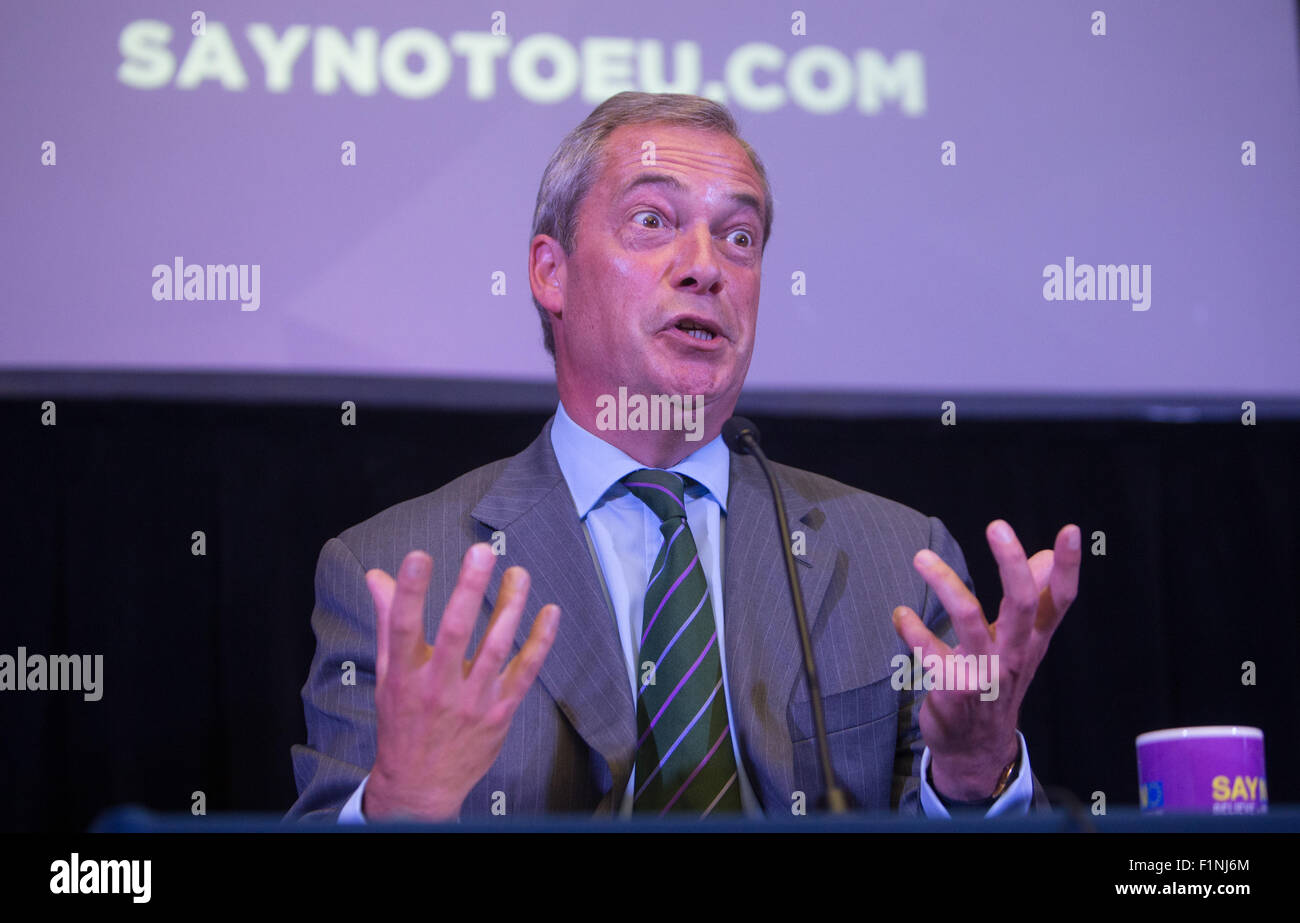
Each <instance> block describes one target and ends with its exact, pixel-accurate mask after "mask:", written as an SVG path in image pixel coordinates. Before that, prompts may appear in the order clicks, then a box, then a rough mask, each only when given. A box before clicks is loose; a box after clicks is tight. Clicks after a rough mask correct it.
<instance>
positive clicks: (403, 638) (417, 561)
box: [367, 551, 433, 672]
mask: <svg viewBox="0 0 1300 923" xmlns="http://www.w3.org/2000/svg"><path fill="white" fill-rule="evenodd" d="M381 573H382V572H381ZM432 573H433V559H432V558H430V557H429V556H428V555H427V554H425V553H424V552H423V551H412V552H410V553H409V554H407V556H406V557H405V558H404V559H403V560H402V566H401V568H400V569H399V570H398V572H397V583H396V586H395V587H394V588H393V592H392V598H391V600H390V602H389V606H388V618H387V620H386V621H387V626H384V625H383V624H382V623H383V621H384V619H383V617H382V615H380V620H381V624H380V630H381V631H385V627H386V632H385V634H386V635H387V641H388V643H387V645H386V650H387V651H388V662H387V664H386V669H391V670H399V671H403V672H409V671H411V670H414V669H416V668H418V667H419V666H420V664H422V663H424V661H425V660H426V659H427V658H428V647H429V645H428V644H427V642H426V641H425V640H424V597H425V594H427V593H428V591H429V576H430V575H431V574H432ZM384 576H385V577H387V575H386V574H385V575H384ZM367 583H369V580H367ZM381 589H382V590H385V592H386V587H384V586H382V585H381ZM371 594H372V595H374V590H372V591H371ZM376 605H378V602H377V603H376ZM376 614H377V615H378V614H379V611H378V610H376Z"/></svg>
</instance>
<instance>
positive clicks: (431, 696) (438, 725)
mask: <svg viewBox="0 0 1300 923" xmlns="http://www.w3.org/2000/svg"><path fill="white" fill-rule="evenodd" d="M495 561H496V556H495V555H493V554H492V549H491V547H490V546H489V545H487V544H485V543H481V542H480V543H479V544H477V545H473V546H471V547H470V549H469V551H468V552H466V553H465V559H464V561H462V562H461V568H460V576H459V577H457V579H456V588H455V589H454V590H452V593H451V599H449V600H448V601H447V607H446V608H445V609H444V610H443V612H442V620H441V622H440V623H439V625H438V634H437V636H436V637H435V638H434V643H433V646H432V647H430V646H429V644H427V643H426V642H425V634H424V599H425V595H426V594H427V592H428V589H429V577H430V575H431V574H432V572H433V559H432V558H430V557H429V555H427V554H425V553H424V552H422V551H412V552H410V553H409V554H407V556H406V558H405V560H403V561H402V566H401V570H400V571H399V572H398V577H397V580H396V581H394V580H393V578H392V577H390V576H389V575H388V574H387V573H385V572H384V571H382V570H379V569H378V568H376V569H374V570H370V571H367V572H366V585H367V586H368V587H369V588H370V595H371V597H373V599H374V602H375V617H376V619H377V621H378V627H379V630H378V645H377V650H376V652H375V679H376V683H375V711H376V715H377V735H378V739H377V743H376V751H375V765H374V767H373V768H372V769H371V772H370V780H369V781H368V782H367V783H366V792H365V797H364V803H363V805H362V813H363V814H364V815H365V816H366V818H367V819H370V820H379V819H398V818H411V819H418V820H424V821H446V820H453V819H455V818H456V817H457V816H458V815H459V813H460V806H461V804H462V803H463V802H464V801H465V797H466V796H467V795H468V794H469V792H470V789H472V788H473V787H474V785H475V784H476V783H477V782H478V781H479V780H480V779H481V778H483V776H484V775H486V774H487V771H488V769H489V768H490V767H491V766H492V763H493V761H494V760H495V759H496V758H497V754H498V753H500V752H501V746H502V744H503V743H504V742H505V738H506V732H507V731H508V730H509V728H510V721H511V719H512V718H513V717H514V714H515V710H516V709H517V708H518V707H519V703H520V702H522V701H523V698H524V695H525V694H526V693H527V692H528V689H529V688H530V687H531V686H532V684H533V681H534V680H535V679H536V678H537V672H538V670H540V669H541V667H542V662H543V661H544V660H545V659H546V655H547V654H548V653H549V652H550V650H551V644H552V643H553V642H554V641H555V632H556V628H557V627H558V625H559V623H560V607H559V606H556V605H553V604H552V605H548V606H544V607H543V608H542V610H541V611H540V612H538V613H537V618H536V619H534V621H533V627H532V630H531V631H530V632H529V634H528V641H527V642H526V643H525V644H524V646H523V647H522V648H520V650H519V653H518V654H516V655H515V657H514V659H512V660H511V661H510V662H509V663H508V664H506V657H507V656H509V654H510V650H511V648H512V647H513V646H514V637H515V632H516V630H517V629H518V627H519V619H520V617H521V616H522V615H523V611H524V601H525V600H526V599H527V598H528V587H529V583H530V580H529V577H528V571H526V570H524V568H522V567H511V568H509V569H508V570H507V571H506V572H505V574H504V575H503V576H502V578H501V590H500V593H499V594H498V597H497V604H496V609H495V610H494V611H493V613H492V620H491V622H490V623H489V625H488V630H487V633H486V634H485V635H484V636H483V640H482V641H481V642H480V643H479V648H478V651H476V652H475V654H474V659H473V660H466V659H465V653H466V649H467V648H468V647H469V641H470V636H471V634H472V633H473V630H474V623H475V621H476V620H477V619H478V615H479V612H480V611H481V609H482V607H483V594H484V593H485V592H486V591H487V586H488V581H489V579H490V578H491V576H492V566H493V564H494V563H495ZM503 665H505V669H504V670H503V669H502V666H503Z"/></svg>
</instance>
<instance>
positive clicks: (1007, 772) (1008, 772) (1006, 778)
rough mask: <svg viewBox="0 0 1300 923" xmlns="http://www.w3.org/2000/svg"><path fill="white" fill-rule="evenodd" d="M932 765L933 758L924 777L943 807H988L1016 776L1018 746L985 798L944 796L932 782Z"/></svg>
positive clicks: (991, 805) (1018, 757)
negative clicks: (972, 798) (966, 798)
mask: <svg viewBox="0 0 1300 923" xmlns="http://www.w3.org/2000/svg"><path fill="white" fill-rule="evenodd" d="M933 766H934V760H931V761H930V765H929V766H926V767H925V778H926V781H927V782H929V783H930V788H931V790H932V791H933V792H934V793H935V795H937V796H938V798H939V801H940V802H941V803H942V804H943V806H944V807H945V808H950V809H952V808H956V809H962V810H969V809H973V808H985V809H988V808H991V807H993V803H994V802H995V801H997V800H998V799H999V798H1001V797H1002V796H1003V795H1004V794H1006V791H1007V789H1009V788H1010V787H1011V780H1012V779H1014V778H1015V777H1016V772H1017V770H1019V769H1020V748H1019V747H1018V746H1017V747H1016V758H1015V759H1013V760H1012V761H1011V762H1009V763H1007V767H1006V768H1005V769H1003V770H1002V775H1000V776H998V784H997V787H996V788H994V789H993V794H991V795H989V796H988V797H987V798H981V799H979V800H978V801H957V800H956V799H954V798H945V797H944V796H943V793H942V792H940V791H939V789H938V788H937V787H936V786H935V784H934V772H933V768H932V767H933Z"/></svg>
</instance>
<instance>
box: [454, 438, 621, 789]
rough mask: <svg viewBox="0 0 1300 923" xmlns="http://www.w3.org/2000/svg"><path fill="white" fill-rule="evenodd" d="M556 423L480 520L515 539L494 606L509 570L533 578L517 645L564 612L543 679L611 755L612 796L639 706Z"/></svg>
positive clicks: (500, 485) (500, 486)
mask: <svg viewBox="0 0 1300 923" xmlns="http://www.w3.org/2000/svg"><path fill="white" fill-rule="evenodd" d="M553 422H554V418H552V420H551V421H548V422H547V424H546V426H545V427H544V428H543V429H542V433H541V435H540V436H538V438H537V439H536V440H534V441H533V443H532V445H530V446H529V447H528V448H527V449H525V450H524V451H523V452H521V453H520V454H519V455H516V456H515V457H513V458H511V459H510V460H509V461H508V462H507V463H506V467H505V470H504V471H503V473H502V475H501V476H500V477H499V478H498V479H497V481H496V482H495V483H494V484H493V485H492V487H491V488H490V489H489V490H488V492H487V493H486V494H485V495H484V496H483V498H482V499H481V500H480V501H479V503H478V505H477V506H475V507H474V509H473V511H472V512H471V515H472V516H473V517H474V518H475V519H476V520H478V521H479V522H481V523H483V524H484V525H485V526H487V527H488V528H489V529H490V530H492V531H497V530H500V531H501V532H503V533H504V534H505V540H506V554H505V556H504V562H503V563H504V566H500V567H498V568H496V570H495V571H494V572H493V575H492V583H491V584H490V585H489V587H488V592H487V595H486V599H487V604H488V606H489V607H492V606H495V604H496V598H497V593H498V591H499V589H500V585H501V577H502V575H503V574H504V573H505V570H506V567H509V566H512V565H516V564H518V565H520V566H522V567H524V568H526V569H527V570H528V573H529V576H530V577H531V578H532V588H531V590H530V591H529V594H528V604H527V607H526V609H525V613H524V617H523V618H522V619H521V620H520V624H519V631H518V633H517V634H516V637H515V643H516V645H517V646H522V645H523V643H524V642H525V641H526V640H527V638H528V632H529V630H530V629H531V628H532V623H533V619H534V618H535V617H536V614H537V612H538V610H540V609H541V607H542V606H543V605H546V604H548V603H555V604H557V605H558V606H559V607H560V610H561V614H560V629H559V632H558V633H557V635H556V638H555V643H554V644H553V645H552V647H551V651H550V653H549V654H548V655H547V658H546V661H545V662H544V663H543V665H542V668H541V672H540V673H539V674H538V681H539V682H540V683H541V684H542V686H543V687H544V688H545V689H546V691H547V692H548V693H549V694H550V696H551V698H553V699H554V700H555V703H556V704H557V705H558V706H559V707H560V709H561V710H562V711H563V712H564V715H565V717H566V718H567V719H568V720H569V722H570V723H571V724H572V725H573V727H574V729H575V730H576V731H577V732H578V734H580V735H581V736H582V738H583V740H585V741H586V742H587V744H588V745H589V746H590V747H591V748H592V749H593V750H595V751H596V752H598V753H600V754H601V756H602V757H604V759H605V762H606V763H607V764H608V767H609V770H610V775H611V780H612V788H611V793H614V794H617V793H621V792H622V791H623V789H624V788H625V787H626V785H627V780H628V777H629V775H630V774H631V771H632V766H633V763H634V752H633V747H634V745H635V742H636V718H635V715H636V709H635V706H634V704H633V702H632V690H631V688H630V686H629V682H628V675H627V666H626V664H625V663H624V656H623V648H622V645H621V643H620V641H619V638H618V633H617V628H616V624H615V621H614V617H613V614H612V613H611V612H610V611H609V606H608V604H607V603H606V600H605V595H604V592H603V590H602V589H601V584H600V582H599V580H598V578H597V574H596V570H595V564H594V562H593V561H592V558H591V553H590V551H589V549H588V546H587V538H586V534H585V532H584V531H583V527H582V522H581V520H579V519H578V514H577V511H576V510H575V509H574V505H573V497H572V496H571V494H570V493H569V488H568V486H567V484H566V483H565V481H564V476H563V475H562V474H561V472H560V468H559V464H558V463H557V462H556V460H555V452H554V450H553V449H552V447H551V424H552V423H553ZM607 800H608V799H607ZM610 804H612V801H611V802H610Z"/></svg>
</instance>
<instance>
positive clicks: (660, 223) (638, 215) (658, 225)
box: [632, 211, 663, 230]
mask: <svg viewBox="0 0 1300 923" xmlns="http://www.w3.org/2000/svg"><path fill="white" fill-rule="evenodd" d="M642 215H647V216H649V217H650V219H651V220H652V221H654V224H642V223H641V216H642ZM632 220H633V221H635V222H636V223H637V224H640V225H641V227H643V228H649V229H650V230H657V229H658V228H661V227H663V219H662V218H660V217H659V213H658V212H649V211H647V212H637V213H636V214H635V215H633V216H632Z"/></svg>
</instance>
